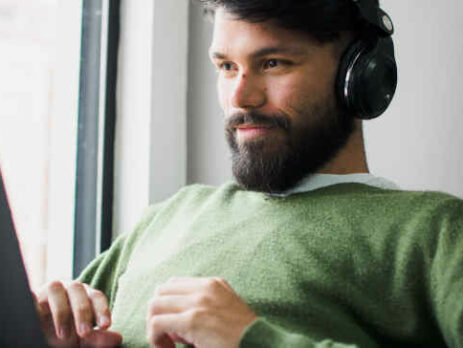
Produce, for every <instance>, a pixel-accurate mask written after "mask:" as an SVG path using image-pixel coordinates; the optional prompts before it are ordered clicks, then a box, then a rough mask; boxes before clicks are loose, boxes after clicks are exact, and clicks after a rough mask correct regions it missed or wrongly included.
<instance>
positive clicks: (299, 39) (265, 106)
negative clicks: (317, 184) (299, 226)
mask: <svg viewBox="0 0 463 348" xmlns="http://www.w3.org/2000/svg"><path fill="white" fill-rule="evenodd" d="M337 45H339V43H337V44H336V43H327V44H320V43H319V42H317V41H316V40H315V39H313V38H311V37H310V36H309V35H307V34H304V33H300V32H297V31H292V30H288V29H283V28H280V27H277V26H275V25H272V24H271V23H269V22H263V23H250V22H247V21H243V20H237V19H235V18H234V17H233V15H232V14H229V13H227V12H225V11H224V10H218V11H217V13H216V18H215V26H214V37H213V41H212V45H211V48H210V56H211V59H212V61H213V62H214V64H215V65H216V67H217V69H218V74H219V75H218V92H219V100H220V105H221V107H222V109H223V111H224V114H225V121H226V136H227V141H228V143H229V145H230V148H231V151H232V160H233V173H234V175H235V177H236V179H237V181H238V183H239V184H241V185H242V186H243V187H245V188H247V189H251V190H257V191H264V192H280V191H284V190H286V189H288V188H290V187H292V186H294V185H295V184H297V182H298V181H300V179H302V178H303V177H304V176H306V175H308V174H311V173H314V172H316V171H317V170H319V169H320V168H321V167H322V166H323V165H325V164H326V163H327V162H329V160H331V159H332V158H333V157H334V156H335V155H336V153H337V152H338V151H339V150H340V149H341V148H342V147H343V146H344V145H345V143H346V142H347V139H348V138H349V136H350V134H351V133H352V130H353V121H352V120H348V119H347V118H345V117H341V115H340V112H339V110H338V107H337V103H336V98H335V89H334V85H335V77H336V73H337V68H338V63H339V53H338V52H337V50H339V48H338V47H339V46H337Z"/></svg>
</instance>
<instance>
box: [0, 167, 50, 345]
mask: <svg viewBox="0 0 463 348" xmlns="http://www.w3.org/2000/svg"><path fill="white" fill-rule="evenodd" d="M0 267H1V269H2V273H1V275H0V281H1V285H0V347H2V348H9V347H12V348H13V347H14V348H21V347H47V345H46V343H45V342H46V340H45V336H44V334H43V333H42V329H41V324H40V320H39V316H38V313H37V311H36V309H35V305H34V300H33V298H32V294H31V290H30V287H29V282H28V279H27V276H26V270H25V268H24V263H23V260H22V258H21V252H20V249H19V243H18V239H17V237H16V233H15V229H14V224H13V219H12V216H11V210H10V208H9V205H8V199H7V195H6V190H5V186H4V182H3V178H2V174H1V170H0Z"/></svg>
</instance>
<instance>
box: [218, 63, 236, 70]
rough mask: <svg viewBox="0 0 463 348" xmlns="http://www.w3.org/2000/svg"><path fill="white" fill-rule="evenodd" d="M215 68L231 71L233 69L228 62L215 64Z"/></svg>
mask: <svg viewBox="0 0 463 348" xmlns="http://www.w3.org/2000/svg"><path fill="white" fill-rule="evenodd" d="M217 69H219V70H224V71H231V70H233V64H232V63H230V62H223V63H219V64H218V65H217Z"/></svg>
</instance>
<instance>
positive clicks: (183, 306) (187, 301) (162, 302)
mask: <svg viewBox="0 0 463 348" xmlns="http://www.w3.org/2000/svg"><path fill="white" fill-rule="evenodd" d="M194 304H195V302H194V298H193V296H182V295H174V296H171V295H166V296H155V297H153V298H152V299H151V301H150V302H149V304H148V316H149V317H151V316H153V315H157V314H169V313H171V314H173V313H181V312H183V311H185V310H188V309H189V308H191V307H192V306H193V305H194Z"/></svg>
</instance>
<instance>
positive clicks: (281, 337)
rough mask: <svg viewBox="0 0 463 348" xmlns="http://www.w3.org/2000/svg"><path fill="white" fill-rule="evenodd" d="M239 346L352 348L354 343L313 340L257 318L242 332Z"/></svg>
mask: <svg viewBox="0 0 463 348" xmlns="http://www.w3.org/2000/svg"><path fill="white" fill-rule="evenodd" d="M239 347H240V348H248V347H249V348H251V347H252V348H264V347H265V348H281V347H294V348H312V347H313V348H330V347H332V348H348V347H349V348H354V347H357V346H356V345H351V344H343V343H336V342H333V341H331V340H324V341H321V342H315V341H314V340H311V339H310V338H309V337H307V336H304V335H301V334H295V333H291V332H288V331H286V330H284V329H283V328H281V327H279V326H277V325H274V324H272V323H270V322H269V321H267V320H265V319H264V318H258V319H257V320H256V321H254V322H253V323H252V324H251V325H250V326H249V327H247V328H246V330H245V331H244V333H243V336H242V337H241V341H240V345H239Z"/></svg>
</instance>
